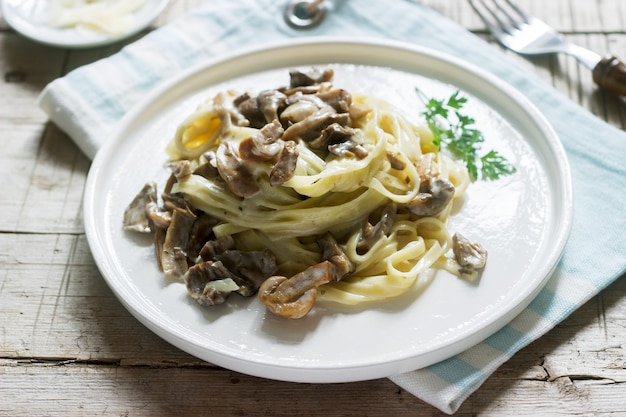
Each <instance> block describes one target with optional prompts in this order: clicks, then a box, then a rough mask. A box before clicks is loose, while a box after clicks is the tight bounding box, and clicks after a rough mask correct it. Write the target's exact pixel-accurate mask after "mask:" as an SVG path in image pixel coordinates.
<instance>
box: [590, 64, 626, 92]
mask: <svg viewBox="0 0 626 417" xmlns="http://www.w3.org/2000/svg"><path fill="white" fill-rule="evenodd" d="M593 81H595V83H596V84H598V85H599V86H600V87H602V88H605V89H607V90H609V91H612V92H614V93H617V94H621V95H623V96H626V65H625V64H624V63H623V62H622V61H620V60H619V59H618V58H616V57H614V56H607V57H604V58H602V60H600V62H598V65H596V67H595V68H594V69H593Z"/></svg>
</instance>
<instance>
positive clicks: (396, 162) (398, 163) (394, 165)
mask: <svg viewBox="0 0 626 417" xmlns="http://www.w3.org/2000/svg"><path fill="white" fill-rule="evenodd" d="M387 160H388V161H389V163H390V164H391V169H395V170H398V171H402V170H403V169H404V168H406V163H405V162H404V161H402V160H400V158H398V157H397V156H396V155H395V154H393V153H391V152H389V151H387Z"/></svg>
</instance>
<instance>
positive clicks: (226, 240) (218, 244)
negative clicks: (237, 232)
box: [200, 235, 237, 261]
mask: <svg viewBox="0 0 626 417" xmlns="http://www.w3.org/2000/svg"><path fill="white" fill-rule="evenodd" d="M236 247H237V246H236V245H235V240H234V239H233V237H232V236H231V235H226V236H221V237H218V238H217V239H213V240H209V241H207V242H206V243H205V244H204V246H203V247H202V249H201V250H200V257H201V258H202V259H203V260H205V261H213V260H216V259H217V258H218V256H219V255H221V254H222V253H224V252H226V251H227V250H234V249H236Z"/></svg>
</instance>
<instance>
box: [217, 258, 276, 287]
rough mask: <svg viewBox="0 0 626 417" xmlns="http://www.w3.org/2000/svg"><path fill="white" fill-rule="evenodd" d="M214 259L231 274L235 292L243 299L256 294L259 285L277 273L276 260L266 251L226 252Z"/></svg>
mask: <svg viewBox="0 0 626 417" xmlns="http://www.w3.org/2000/svg"><path fill="white" fill-rule="evenodd" d="M216 259H217V260H219V261H220V262H222V264H224V266H225V267H226V268H227V269H228V270H229V271H230V272H232V273H233V275H234V276H233V277H232V278H233V280H234V281H235V282H236V283H237V285H238V286H239V289H238V290H237V292H238V293H239V294H241V295H243V296H244V297H249V296H251V295H254V294H256V292H257V291H258V289H259V287H260V286H261V284H262V283H263V282H264V281H265V280H266V279H268V278H269V277H271V276H272V275H274V274H275V273H276V271H278V267H277V265H276V258H275V257H274V255H272V254H271V253H270V252H268V251H241V250H227V251H224V252H223V253H221V254H219V255H217V257H216Z"/></svg>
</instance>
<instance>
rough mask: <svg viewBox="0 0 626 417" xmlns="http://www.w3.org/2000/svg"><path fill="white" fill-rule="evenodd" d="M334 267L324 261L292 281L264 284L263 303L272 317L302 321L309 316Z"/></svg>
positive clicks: (273, 280)
mask: <svg viewBox="0 0 626 417" xmlns="http://www.w3.org/2000/svg"><path fill="white" fill-rule="evenodd" d="M333 269H334V266H333V264H332V263H331V262H330V261H324V262H321V263H318V264H315V265H313V266H310V267H309V268H307V269H305V270H304V271H302V272H300V273H298V274H296V275H294V276H293V277H291V278H286V277H283V276H272V277H270V278H268V279H266V280H265V282H263V284H261V287H260V288H259V294H258V297H259V300H261V302H262V303H263V304H265V306H266V307H267V308H268V310H270V311H271V312H272V313H274V314H276V315H278V316H280V317H285V318H290V319H299V318H302V317H304V316H306V315H307V314H308V312H309V311H311V309H312V308H313V304H315V299H316V298H317V287H319V286H320V285H323V284H326V283H328V282H330V281H331V280H332V278H333V274H334V273H333Z"/></svg>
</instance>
